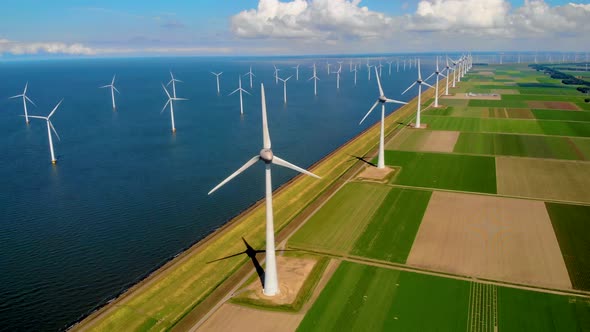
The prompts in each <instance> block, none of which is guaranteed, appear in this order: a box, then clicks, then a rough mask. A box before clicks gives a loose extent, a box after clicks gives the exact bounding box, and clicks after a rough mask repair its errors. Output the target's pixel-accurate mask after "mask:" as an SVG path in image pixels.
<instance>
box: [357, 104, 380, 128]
mask: <svg viewBox="0 0 590 332" xmlns="http://www.w3.org/2000/svg"><path fill="white" fill-rule="evenodd" d="M377 104H379V100H377V101H376V102H375V103H374V104H373V106H372V107H371V108H370V109H369V111H368V112H367V114H365V117H364V118H363V119H362V120H361V122H359V125H360V124H361V123H363V121H365V119H366V118H367V116H369V114H371V112H373V110H374V109H375V107H377Z"/></svg>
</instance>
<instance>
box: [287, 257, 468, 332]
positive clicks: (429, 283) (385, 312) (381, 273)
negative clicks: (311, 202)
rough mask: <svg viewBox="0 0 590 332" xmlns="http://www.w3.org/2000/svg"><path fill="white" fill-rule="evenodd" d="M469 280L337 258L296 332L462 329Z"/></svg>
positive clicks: (465, 321) (464, 319)
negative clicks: (333, 271) (329, 278)
mask: <svg viewBox="0 0 590 332" xmlns="http://www.w3.org/2000/svg"><path fill="white" fill-rule="evenodd" d="M468 301H469V283H468V282H466V281H458V280H453V279H446V278H439V277H433V276H427V275H420V274H415V273H410V272H401V271H397V270H389V269H383V268H377V267H373V266H367V265H360V264H354V263H350V262H342V263H341V264H340V267H338V269H337V270H336V272H335V273H334V275H333V276H332V279H331V280H330V281H329V283H328V284H327V285H326V288H324V290H323V291H322V293H321V294H320V296H319V298H318V299H317V300H316V302H315V303H314V304H313V306H312V307H311V309H310V310H309V312H308V313H307V315H305V318H304V319H303V321H302V322H301V324H300V325H299V328H298V329H297V330H298V331H322V332H323V331H462V330H464V329H465V326H466V325H467V306H468Z"/></svg>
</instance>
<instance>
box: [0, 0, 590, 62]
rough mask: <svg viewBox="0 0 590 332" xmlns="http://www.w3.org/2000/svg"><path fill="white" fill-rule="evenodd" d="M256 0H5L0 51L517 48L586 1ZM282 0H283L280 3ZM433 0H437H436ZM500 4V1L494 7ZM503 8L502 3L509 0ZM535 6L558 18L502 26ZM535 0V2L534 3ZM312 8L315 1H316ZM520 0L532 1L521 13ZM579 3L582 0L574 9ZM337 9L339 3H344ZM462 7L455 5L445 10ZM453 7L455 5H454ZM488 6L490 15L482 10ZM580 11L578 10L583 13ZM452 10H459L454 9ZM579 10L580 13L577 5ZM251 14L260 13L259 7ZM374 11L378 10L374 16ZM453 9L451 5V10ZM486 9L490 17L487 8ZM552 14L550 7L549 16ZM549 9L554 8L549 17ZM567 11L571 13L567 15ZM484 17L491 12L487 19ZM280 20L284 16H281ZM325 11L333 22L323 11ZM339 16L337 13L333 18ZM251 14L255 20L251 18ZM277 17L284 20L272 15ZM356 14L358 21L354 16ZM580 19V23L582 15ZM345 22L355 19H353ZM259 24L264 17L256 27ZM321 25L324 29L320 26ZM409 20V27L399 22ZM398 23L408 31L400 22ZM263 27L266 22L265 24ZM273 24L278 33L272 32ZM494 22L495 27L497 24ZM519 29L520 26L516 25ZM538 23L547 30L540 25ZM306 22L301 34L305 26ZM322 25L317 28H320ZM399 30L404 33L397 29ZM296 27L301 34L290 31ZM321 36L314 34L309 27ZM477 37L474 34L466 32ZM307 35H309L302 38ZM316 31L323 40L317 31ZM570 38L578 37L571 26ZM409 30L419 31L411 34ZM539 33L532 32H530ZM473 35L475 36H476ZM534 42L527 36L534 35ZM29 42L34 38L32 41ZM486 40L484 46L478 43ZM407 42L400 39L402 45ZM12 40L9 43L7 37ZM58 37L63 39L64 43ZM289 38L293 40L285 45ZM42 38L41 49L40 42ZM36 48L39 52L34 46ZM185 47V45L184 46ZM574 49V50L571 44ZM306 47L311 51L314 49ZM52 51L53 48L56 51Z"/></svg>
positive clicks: (568, 23)
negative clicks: (293, 11) (379, 37)
mask: <svg viewBox="0 0 590 332" xmlns="http://www.w3.org/2000/svg"><path fill="white" fill-rule="evenodd" d="M259 1H264V0H238V1H234V0H225V1H219V0H200V1H194V0H193V1H190V0H168V1H116V0H102V1H72V0H52V1H44V0H19V1H15V0H4V1H3V8H4V10H2V12H1V13H0V54H5V55H9V54H13V55H14V54H16V55H19V54H20V53H26V54H36V52H37V53H46V52H44V51H43V49H46V50H47V49H50V48H51V47H49V46H44V43H55V44H53V48H52V49H54V50H57V49H59V46H60V45H62V44H63V45H65V46H70V45H72V44H76V45H78V46H79V47H74V48H70V49H68V48H67V47H66V48H64V50H65V51H64V53H72V52H73V53H75V52H77V51H79V50H82V51H80V52H82V53H85V52H86V53H96V54H141V53H150V52H152V53H172V54H175V53H183V52H185V53H191V54H192V53H194V54H216V53H223V54H236V53H239V54H242V53H248V54H267V53H274V52H279V53H281V54H289V53H290V52H291V51H292V53H301V52H309V53H331V52H333V53H337V52H344V53H347V52H353V51H354V50H356V49H357V48H358V47H361V46H366V47H369V46H371V47H376V48H377V50H376V51H383V52H387V51H392V52H394V51H419V50H422V49H423V48H424V47H425V45H427V44H428V43H427V41H432V44H434V45H433V47H435V48H438V49H441V48H444V44H437V40H439V39H441V38H456V37H461V36H466V37H465V38H464V39H465V44H466V45H459V44H457V43H453V45H450V46H449V47H457V48H459V47H462V48H463V49H467V48H470V49H472V48H473V49H477V48H486V47H487V48H489V47H497V48H499V49H504V50H511V49H514V50H520V49H521V48H523V47H529V48H530V47H533V46H534V45H537V47H538V42H539V41H541V40H543V36H545V38H547V36H548V35H549V34H553V33H556V34H562V35H563V36H566V33H568V31H569V30H572V22H573V24H574V25H573V27H574V28H573V29H574V30H575V29H582V28H585V27H584V26H587V25H588V24H581V23H580V26H579V27H578V26H576V25H575V24H576V21H575V20H580V22H584V20H585V19H586V18H590V5H588V1H572V2H577V3H578V4H581V5H588V10H585V9H584V7H575V8H573V7H572V8H570V10H568V9H567V8H566V7H567V6H569V5H568V4H569V3H570V1H563V0H545V1H543V0H531V1H532V3H531V1H526V2H525V1H516V0H423V1H422V2H423V4H421V6H422V5H424V4H426V5H429V3H432V6H430V5H429V6H427V7H428V8H448V7H449V6H453V2H455V3H456V2H464V3H465V5H464V6H462V7H465V8H467V9H466V10H465V15H464V16H465V17H466V18H465V20H466V21H465V22H463V21H461V20H459V21H455V20H454V19H440V18H438V17H434V16H432V15H430V16H429V15H427V14H424V13H425V11H424V10H425V8H426V7H423V8H422V9H420V10H419V8H418V7H419V6H418V3H419V2H421V1H418V0H413V1H393V0H364V1H361V2H360V4H359V3H357V2H356V1H355V0H347V1H345V0H333V1H335V2H340V3H342V2H347V4H345V5H346V7H347V8H348V9H350V10H351V11H350V13H349V15H351V16H350V17H351V18H350V19H349V18H347V17H346V16H343V17H341V18H338V17H335V16H337V15H340V14H339V13H337V12H336V10H335V11H334V13H325V11H326V8H328V10H329V7H331V6H328V7H323V8H324V9H317V10H315V12H314V9H312V8H311V7H312V6H311V2H316V3H320V2H325V1H328V0H308V3H310V5H309V6H308V7H309V8H308V10H306V11H305V12H304V13H300V14H298V15H299V16H297V17H296V21H297V22H296V23H293V24H292V22H291V21H289V20H288V19H284V17H285V16H281V15H282V14H281V13H280V12H281V11H282V10H283V11H288V8H287V7H286V6H283V7H284V8H282V9H281V8H279V9H278V13H277V15H278V16H277V18H279V20H277V21H278V23H276V24H277V25H274V26H273V25H272V24H267V23H265V22H266V19H265V18H263V17H262V16H263V15H258V16H252V15H250V16H246V15H245V14H244V15H242V16H240V15H239V14H240V13H241V12H243V11H245V10H252V11H254V10H255V9H256V8H257V7H258V5H259ZM291 1H302V0H282V1H281V3H283V4H285V3H288V2H291ZM437 3H438V4H437ZM482 3H485V4H486V6H487V7H486V9H485V10H484V12H483V14H482V19H481V21H482V22H483V21H485V23H482V24H481V25H479V24H478V20H477V19H472V20H471V21H468V18H469V16H471V15H472V13H473V8H475V7H471V8H472V9H469V8H468V7H469V6H478V4H482ZM365 6H366V7H367V8H368V10H369V12H370V13H371V14H375V15H373V16H371V15H369V16H367V17H364V18H363V17H359V15H357V14H358V13H357V14H355V10H357V9H358V8H360V7H365ZM437 6H439V7H437ZM502 6H504V7H503V8H504V10H502V9H501V7H502ZM506 6H508V7H510V8H509V9H506V8H508V7H506ZM534 6H536V7H535V8H544V13H545V15H547V17H546V18H543V17H539V18H538V21H542V20H543V19H545V20H549V21H555V22H562V24H561V25H557V24H556V26H555V27H550V28H551V29H552V30H551V29H549V28H547V27H544V26H542V24H538V26H533V23H531V26H530V29H529V27H528V26H527V27H524V28H523V27H519V28H514V29H512V30H511V31H508V29H507V28H506V26H508V25H511V26H513V25H514V22H513V21H516V23H517V24H520V23H521V22H522V21H526V22H529V21H531V22H532V21H535V18H534V17H532V18H531V17H526V18H522V15H525V14H524V13H525V12H526V13H528V14H526V15H537V14H534V12H539V10H536V11H534V10H532V8H533V7H534ZM543 6H544V7H543ZM318 8H319V6H318ZM526 8H531V10H529V11H528V12H527V11H526V10H525V9H526ZM580 8H582V9H580ZM345 9H346V8H345ZM453 10H461V9H452V10H451V11H453ZM453 12H455V11H453ZM488 12H489V14H488ZM586 12H587V13H586ZM456 13H459V14H456V15H454V16H460V13H461V12H456ZM580 13H581V14H580ZM258 14H260V13H258ZM320 14H321V15H323V16H322V17H323V18H322V19H324V20H326V21H324V22H321V24H316V22H313V21H311V20H310V19H309V17H316V16H317V15H320ZM378 15H383V16H384V17H380V16H378ZM451 15H452V14H451ZM494 15H495V16H494ZM550 15H553V16H550ZM555 15H558V16H555ZM567 15H574V16H575V17H574V18H571V17H568V16H567ZM489 16H494V17H496V18H497V19H494V20H492V21H489V22H488V21H486V19H487V18H489ZM502 16H506V17H509V18H510V20H512V21H510V22H508V21H505V20H504V18H503V17H502ZM283 19H284V20H283ZM332 19H333V20H334V22H332V21H330V20H332ZM339 19H342V20H340V21H339ZM355 19H356V20H358V22H356V23H355V24H351V25H350V26H349V27H347V28H349V29H352V30H355V31H353V32H351V33H349V32H346V31H344V28H342V30H343V31H337V30H338V27H339V25H340V26H341V25H342V24H341V23H342V22H343V21H344V22H346V23H347V24H348V23H349V22H351V21H354V20H355ZM256 20H259V22H257V21H256ZM281 20H283V21H281ZM363 20H365V21H363ZM380 20H381V22H383V25H382V26H383V30H384V31H386V38H387V39H385V40H387V41H390V42H391V45H390V46H389V47H384V46H383V45H379V44H378V43H375V42H374V39H375V36H374V33H373V32H375V31H378V30H380V26H379V25H378V24H375V22H380ZM589 21H590V20H588V21H585V22H589ZM353 23H354V22H353ZM261 25H264V26H261ZM365 26H370V28H367V29H373V31H368V30H367V31H360V29H361V28H360V27H365ZM324 27H327V28H326V29H327V32H326V31H323V30H322V29H323V28H324ZM407 27H409V28H407ZM406 28H407V31H406ZM271 30H272V31H271ZM279 30H281V32H278V31H279ZM500 30H502V31H500ZM521 30H526V31H527V33H526V34H521V33H520V31H521ZM543 30H547V31H543ZM303 31H307V33H308V34H304V33H303ZM324 32H326V33H325V34H324ZM404 32H405V33H404ZM300 33H302V34H303V35H301V36H299V34H300ZM535 33H537V36H535ZM318 35H321V36H322V37H321V38H318V37H316V36H318ZM486 35H488V36H489V38H488V39H487V40H486V42H485V43H484V42H482V38H481V37H482V36H486ZM474 36H477V37H478V38H474ZM309 37H313V38H309ZM566 37H567V39H568V42H569V43H570V44H563V42H560V43H558V44H556V45H555V48H563V47H566V46H568V45H571V47H572V48H580V47H581V46H580V43H579V42H578V43H576V42H575V41H576V39H577V38H578V36H572V35H571V33H570V34H569V35H567V36H566ZM322 38H323V39H322ZM523 38H526V40H530V41H531V42H530V43H526V42H525V43H524V44H523V41H522V40H523ZM579 38H582V36H581V35H580V36H579ZM416 39H421V40H424V42H423V43H421V44H420V43H417V42H416ZM537 39H538V40H537ZM478 40H479V42H478ZM2 41H3V42H4V43H2ZM533 41H535V42H533ZM31 43H34V44H33V45H31ZM486 43H487V44H488V45H486ZM404 44H406V46H404ZM14 45H16V46H20V48H19V47H16V48H15V46H14ZM63 45H62V46H63ZM294 45H300V46H301V47H297V48H295V49H296V50H292V49H293V46H294ZM43 47H45V48H43ZM37 49H41V51H36V50H37ZM183 49H186V51H183ZM576 50H579V51H583V49H576ZM314 51H315V52H314ZM55 52H56V54H59V53H60V52H59V51H55Z"/></svg>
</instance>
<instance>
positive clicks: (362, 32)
mask: <svg viewBox="0 0 590 332" xmlns="http://www.w3.org/2000/svg"><path fill="white" fill-rule="evenodd" d="M393 21H394V20H393V19H392V18H391V17H388V16H387V15H384V14H382V13H378V12H375V11H370V10H369V9H368V8H367V7H361V6H360V0H352V1H347V0H310V1H306V0H293V1H289V2H280V1H279V0H260V1H259V3H258V7H257V8H256V9H250V10H245V11H242V12H240V13H238V14H237V15H235V16H233V17H232V18H231V26H232V31H233V32H234V34H235V35H237V36H239V37H244V38H312V39H324V40H338V39H347V38H373V37H377V36H379V35H380V34H381V33H382V32H383V31H387V29H390V28H392V23H393Z"/></svg>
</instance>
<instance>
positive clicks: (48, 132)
mask: <svg viewBox="0 0 590 332" xmlns="http://www.w3.org/2000/svg"><path fill="white" fill-rule="evenodd" d="M62 101H63V99H62V100H60V101H59V103H57V105H55V107H54V108H53V111H51V113H49V115H48V116H46V117H45V116H38V115H29V118H35V119H43V120H45V121H47V137H48V138H49V151H50V152H51V163H52V164H54V165H55V164H56V163H57V159H56V158H55V152H54V151H53V139H52V138H51V131H52V130H53V132H54V133H55V136H56V137H57V139H58V140H60V138H59V135H58V134H57V130H55V127H54V126H53V123H51V116H52V115H53V114H54V113H55V111H57V108H58V107H59V105H60V104H61V102H62Z"/></svg>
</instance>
